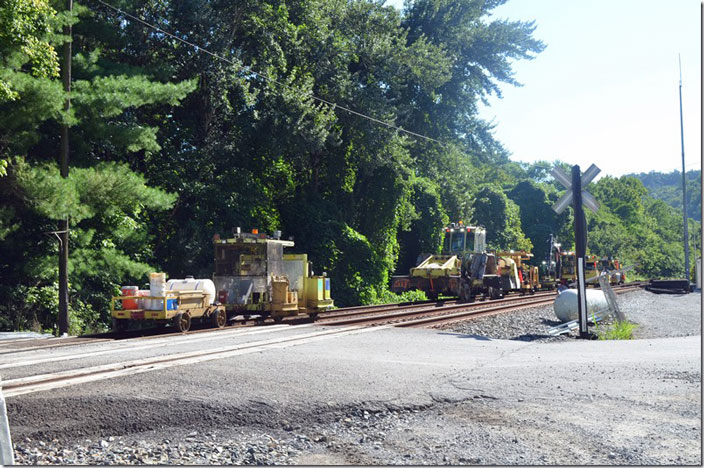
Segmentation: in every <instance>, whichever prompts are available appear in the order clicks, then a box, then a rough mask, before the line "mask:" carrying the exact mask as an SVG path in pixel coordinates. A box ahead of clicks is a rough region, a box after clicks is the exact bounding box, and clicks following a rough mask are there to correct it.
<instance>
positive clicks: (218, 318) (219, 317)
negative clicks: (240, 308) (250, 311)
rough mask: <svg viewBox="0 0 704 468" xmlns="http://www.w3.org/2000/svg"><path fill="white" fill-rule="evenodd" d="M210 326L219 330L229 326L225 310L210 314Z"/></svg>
mask: <svg viewBox="0 0 704 468" xmlns="http://www.w3.org/2000/svg"><path fill="white" fill-rule="evenodd" d="M210 324H211V325H212V326H214V327H217V328H223V327H224V326H225V325H226V324H227V314H226V313H225V311H224V310H223V309H218V310H216V311H215V312H213V313H212V314H210Z"/></svg>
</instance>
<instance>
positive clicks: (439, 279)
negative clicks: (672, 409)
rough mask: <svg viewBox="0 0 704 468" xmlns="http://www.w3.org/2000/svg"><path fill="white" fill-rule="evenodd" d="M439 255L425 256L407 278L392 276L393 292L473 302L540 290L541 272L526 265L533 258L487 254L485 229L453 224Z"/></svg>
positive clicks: (448, 229)
mask: <svg viewBox="0 0 704 468" xmlns="http://www.w3.org/2000/svg"><path fill="white" fill-rule="evenodd" d="M443 231H444V232H443V234H444V241H443V248H442V252H441V253H440V254H436V255H426V256H425V259H423V260H422V261H421V262H420V263H419V264H418V266H416V267H414V268H411V271H410V274H409V275H408V276H393V277H392V278H391V290H392V291H393V292H403V291H408V290H412V289H419V290H421V291H425V293H426V295H427V296H428V297H429V298H431V299H437V297H438V296H439V295H441V294H442V295H445V296H455V297H458V298H459V299H460V300H464V301H472V300H474V298H475V297H476V296H477V295H484V296H488V297H490V298H492V299H498V298H501V297H503V295H504V294H505V293H507V292H509V291H522V292H525V291H534V290H535V289H537V288H539V287H540V285H539V282H538V269H537V267H529V266H528V265H525V264H524V263H523V262H524V261H526V260H529V259H530V258H531V257H532V254H530V253H528V252H524V251H520V252H514V251H507V252H496V253H494V252H488V251H487V250H486V229H484V228H483V227H479V226H465V225H463V224H462V222H461V221H460V222H459V223H451V224H450V225H449V226H447V227H445V228H444V229H443Z"/></svg>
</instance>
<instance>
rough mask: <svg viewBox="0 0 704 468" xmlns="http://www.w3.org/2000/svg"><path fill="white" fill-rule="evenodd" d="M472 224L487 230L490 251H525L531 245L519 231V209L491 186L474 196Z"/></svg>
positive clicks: (528, 249) (485, 187) (529, 248)
mask: <svg viewBox="0 0 704 468" xmlns="http://www.w3.org/2000/svg"><path fill="white" fill-rule="evenodd" d="M474 210H475V214H474V216H475V218H474V223H476V224H478V225H480V226H484V227H485V228H486V230H487V236H486V237H487V246H488V247H490V248H492V249H500V250H507V249H514V250H527V251H530V250H531V249H532V248H533V244H532V243H531V241H530V240H529V239H527V238H526V237H525V235H524V234H523V231H522V230H521V218H520V209H519V207H518V205H516V203H515V202H513V201H512V200H511V199H509V198H508V197H507V196H506V194H505V193H503V192H502V191H501V190H498V189H496V188H494V187H492V186H491V185H485V186H484V187H482V188H480V189H479V191H478V192H477V194H476V195H475V202H474Z"/></svg>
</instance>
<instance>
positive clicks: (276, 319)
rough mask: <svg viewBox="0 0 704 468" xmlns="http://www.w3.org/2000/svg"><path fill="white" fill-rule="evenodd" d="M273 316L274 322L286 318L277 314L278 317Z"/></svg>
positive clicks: (279, 321)
mask: <svg viewBox="0 0 704 468" xmlns="http://www.w3.org/2000/svg"><path fill="white" fill-rule="evenodd" d="M272 318H273V319H274V322H276V323H281V322H283V321H284V318H283V317H281V316H276V317H272Z"/></svg>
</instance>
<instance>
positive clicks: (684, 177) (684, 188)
mask: <svg viewBox="0 0 704 468" xmlns="http://www.w3.org/2000/svg"><path fill="white" fill-rule="evenodd" d="M677 59H678V60H679V63H680V140H681V141H682V213H683V214H682V216H683V217H684V277H685V279H686V280H687V283H689V230H688V229H687V173H686V172H685V170H684V124H683V122H682V59H681V57H680V55H679V54H677Z"/></svg>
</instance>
